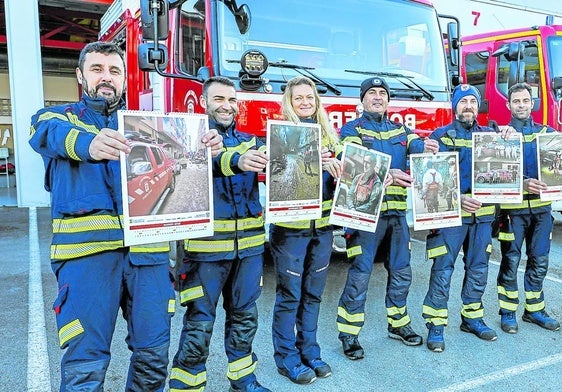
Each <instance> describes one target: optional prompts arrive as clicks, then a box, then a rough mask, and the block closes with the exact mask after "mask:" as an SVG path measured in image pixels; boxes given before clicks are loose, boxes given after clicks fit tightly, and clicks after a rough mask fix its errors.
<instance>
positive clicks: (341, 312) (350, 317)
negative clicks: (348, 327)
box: [338, 306, 365, 323]
mask: <svg viewBox="0 0 562 392" xmlns="http://www.w3.org/2000/svg"><path fill="white" fill-rule="evenodd" d="M338 316H339V317H341V318H343V319H344V320H346V321H349V322H350V323H362V322H364V321H365V313H355V314H350V313H347V311H346V310H345V309H344V308H343V307H341V306H338Z"/></svg>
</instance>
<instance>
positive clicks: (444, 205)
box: [410, 152, 462, 230]
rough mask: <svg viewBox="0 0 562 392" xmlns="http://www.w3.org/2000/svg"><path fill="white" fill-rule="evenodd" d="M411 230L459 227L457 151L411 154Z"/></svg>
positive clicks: (460, 221)
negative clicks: (412, 228) (412, 222)
mask: <svg viewBox="0 0 562 392" xmlns="http://www.w3.org/2000/svg"><path fill="white" fill-rule="evenodd" d="M410 173H411V175H412V177H413V178H414V182H413V185H412V200H411V201H412V210H413V218H414V230H427V229H437V228H443V227H452V226H460V225H461V223H462V220H461V206H460V191H459V158H458V153H457V152H441V153H437V154H412V155H410Z"/></svg>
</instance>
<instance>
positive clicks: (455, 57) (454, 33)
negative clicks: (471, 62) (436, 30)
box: [447, 22, 461, 66]
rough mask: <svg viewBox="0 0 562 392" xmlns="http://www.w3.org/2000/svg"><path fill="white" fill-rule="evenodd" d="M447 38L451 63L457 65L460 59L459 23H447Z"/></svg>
mask: <svg viewBox="0 0 562 392" xmlns="http://www.w3.org/2000/svg"><path fill="white" fill-rule="evenodd" d="M447 40H448V42H449V52H450V54H451V59H450V61H451V65H454V66H458V65H459V63H460V61H459V57H460V47H461V45H460V41H459V25H458V23H456V22H449V23H447Z"/></svg>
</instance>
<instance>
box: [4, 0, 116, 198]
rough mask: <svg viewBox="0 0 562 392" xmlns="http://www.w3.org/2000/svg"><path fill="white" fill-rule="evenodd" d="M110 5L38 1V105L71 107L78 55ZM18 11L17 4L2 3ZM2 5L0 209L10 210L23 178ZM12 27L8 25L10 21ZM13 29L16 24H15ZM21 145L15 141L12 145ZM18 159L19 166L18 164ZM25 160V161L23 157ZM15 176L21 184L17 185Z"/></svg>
mask: <svg viewBox="0 0 562 392" xmlns="http://www.w3.org/2000/svg"><path fill="white" fill-rule="evenodd" d="M112 1H113V0H74V1H73V0H39V1H38V14H39V39H40V45H41V65H42V77H43V95H44V105H45V106H52V105H58V104H62V103H66V102H76V101H78V100H79V97H80V90H79V87H78V86H79V85H78V83H77V82H76V73H75V69H76V65H77V62H78V55H79V53H80V50H81V49H82V47H83V46H84V44H86V43H88V42H92V41H95V40H97V35H98V31H99V20H100V18H101V16H102V15H103V14H104V12H105V11H106V10H107V8H108V7H109V5H110V4H111V2H112ZM6 2H7V3H9V4H8V5H9V6H11V7H18V5H17V3H18V2H19V0H6ZM5 6H6V4H5V1H4V0H2V1H0V13H1V17H0V207H2V206H16V205H17V204H18V202H17V190H16V186H17V183H18V182H19V181H18V180H20V181H21V180H22V179H23V177H24V174H25V173H20V172H19V171H18V167H17V165H16V159H15V154H17V151H15V144H16V145H17V143H14V140H15V139H16V137H15V135H14V128H13V117H12V115H13V113H12V102H11V95H10V74H9V66H8V65H9V59H8V55H9V54H8V46H9V45H8V36H7V31H6V27H7V23H10V21H8V20H7V19H6V18H8V17H9V15H8V13H7V12H6V9H5ZM12 22H13V21H12ZM16 23H17V22H16ZM18 140H21V139H18ZM21 158H22V157H19V159H18V160H19V161H20V162H21ZM23 158H24V159H25V157H23ZM18 176H22V178H19V179H18Z"/></svg>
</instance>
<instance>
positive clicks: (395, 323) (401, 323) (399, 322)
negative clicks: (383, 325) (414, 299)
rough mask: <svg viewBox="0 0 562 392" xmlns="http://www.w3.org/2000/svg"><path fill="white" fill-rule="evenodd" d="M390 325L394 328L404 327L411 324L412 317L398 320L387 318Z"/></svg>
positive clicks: (406, 316) (408, 316) (407, 316)
mask: <svg viewBox="0 0 562 392" xmlns="http://www.w3.org/2000/svg"><path fill="white" fill-rule="evenodd" d="M386 320H387V322H388V324H390V326H391V327H393V328H400V327H403V326H405V325H408V324H410V315H408V314H407V315H405V316H404V317H401V318H399V319H398V320H397V319H393V318H392V317H387V318H386Z"/></svg>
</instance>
